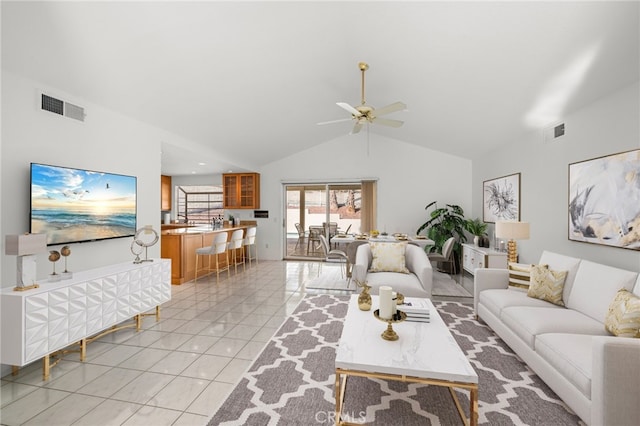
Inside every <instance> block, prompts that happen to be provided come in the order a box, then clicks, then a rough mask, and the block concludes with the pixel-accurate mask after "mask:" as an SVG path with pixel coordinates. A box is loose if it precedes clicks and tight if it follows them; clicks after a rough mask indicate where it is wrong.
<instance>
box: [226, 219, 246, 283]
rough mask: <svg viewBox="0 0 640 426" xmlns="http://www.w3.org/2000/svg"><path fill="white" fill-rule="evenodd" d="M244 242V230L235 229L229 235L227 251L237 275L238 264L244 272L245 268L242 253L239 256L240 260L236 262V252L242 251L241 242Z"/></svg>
mask: <svg viewBox="0 0 640 426" xmlns="http://www.w3.org/2000/svg"><path fill="white" fill-rule="evenodd" d="M243 241H244V229H236V230H235V231H233V233H232V234H231V240H230V241H229V251H230V252H231V256H232V262H233V266H234V268H235V270H236V274H237V273H238V264H239V263H242V268H243V269H244V270H245V271H246V269H247V267H246V266H245V263H244V256H243V255H242V253H241V254H240V259H241V260H238V250H242V242H243Z"/></svg>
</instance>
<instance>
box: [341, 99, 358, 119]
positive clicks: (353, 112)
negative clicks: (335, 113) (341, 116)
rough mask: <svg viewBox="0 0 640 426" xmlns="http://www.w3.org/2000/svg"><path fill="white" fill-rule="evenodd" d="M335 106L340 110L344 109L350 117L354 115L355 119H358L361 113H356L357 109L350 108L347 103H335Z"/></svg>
mask: <svg viewBox="0 0 640 426" xmlns="http://www.w3.org/2000/svg"><path fill="white" fill-rule="evenodd" d="M336 105H338V106H339V107H341V108H344V109H346V110H347V111H349V112H350V113H351V114H352V115H354V116H356V117H360V116H361V115H362V113H361V112H360V111H358V110H357V109H355V108H354V107H352V106H351V105H349V104H348V103H345V102H336Z"/></svg>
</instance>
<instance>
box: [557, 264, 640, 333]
mask: <svg viewBox="0 0 640 426" xmlns="http://www.w3.org/2000/svg"><path fill="white" fill-rule="evenodd" d="M637 275H638V274H637V273H636V272H631V271H625V270H624V269H618V268H614V267H611V266H606V265H602V264H599V263H594V262H590V261H588V260H583V261H582V262H581V263H580V267H579V268H578V273H577V274H576V279H575V281H574V282H573V289H572V290H571V294H570V295H569V299H567V300H565V305H566V306H567V307H568V308H571V309H575V310H576V311H578V312H582V313H583V314H586V315H589V316H590V317H591V318H593V319H595V320H598V321H600V322H601V323H603V324H604V319H605V317H606V315H607V312H608V310H609V304H610V303H611V301H612V300H613V298H614V297H615V295H616V293H617V292H618V290H620V289H623V288H624V289H626V290H629V291H631V289H632V287H633V285H634V284H635V281H636V279H637Z"/></svg>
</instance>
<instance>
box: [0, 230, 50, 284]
mask: <svg viewBox="0 0 640 426" xmlns="http://www.w3.org/2000/svg"><path fill="white" fill-rule="evenodd" d="M45 251H47V234H21V235H7V236H6V237H5V254H11V255H14V256H18V273H17V280H18V285H17V286H16V287H15V288H14V290H16V291H24V290H29V289H32V288H38V287H39V286H38V284H36V256H35V254H37V253H42V252H45Z"/></svg>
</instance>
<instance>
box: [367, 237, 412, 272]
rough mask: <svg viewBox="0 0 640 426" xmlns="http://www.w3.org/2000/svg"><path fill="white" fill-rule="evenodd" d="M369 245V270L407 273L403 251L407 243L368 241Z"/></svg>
mask: <svg viewBox="0 0 640 426" xmlns="http://www.w3.org/2000/svg"><path fill="white" fill-rule="evenodd" d="M369 244H370V245H371V255H372V256H373V260H372V261H371V268H369V272H400V273H402V274H408V273H409V270H408V269H407V267H406V264H405V258H404V253H405V250H406V247H407V243H369Z"/></svg>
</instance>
